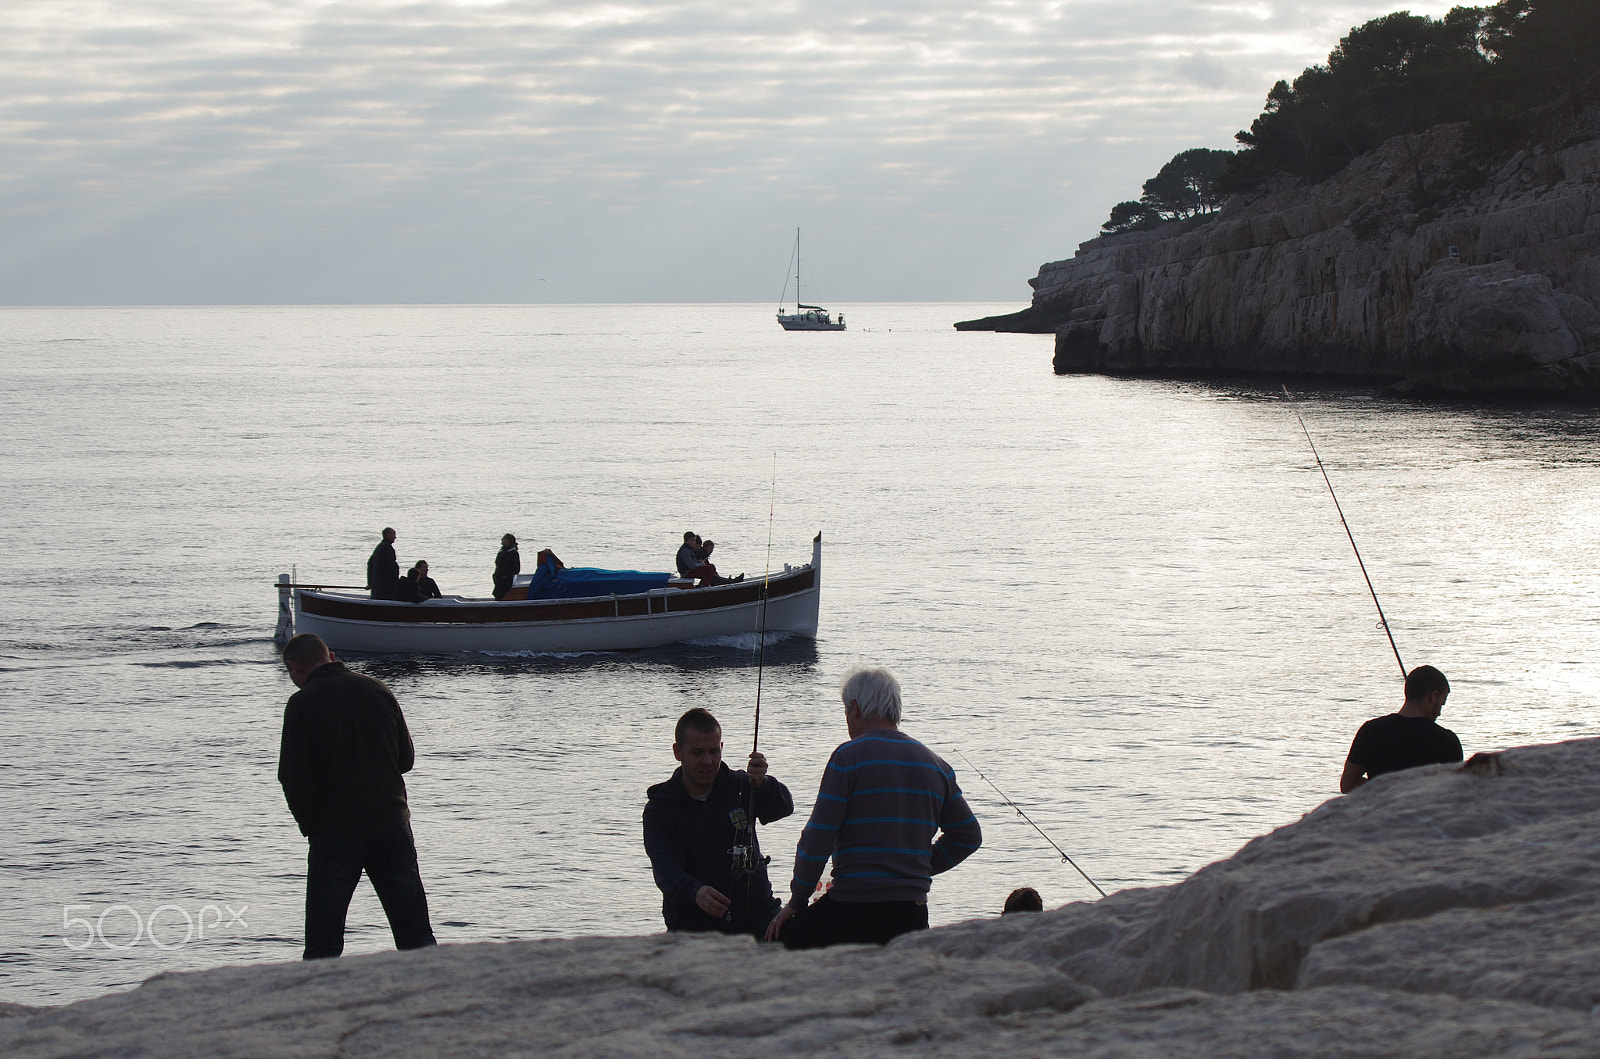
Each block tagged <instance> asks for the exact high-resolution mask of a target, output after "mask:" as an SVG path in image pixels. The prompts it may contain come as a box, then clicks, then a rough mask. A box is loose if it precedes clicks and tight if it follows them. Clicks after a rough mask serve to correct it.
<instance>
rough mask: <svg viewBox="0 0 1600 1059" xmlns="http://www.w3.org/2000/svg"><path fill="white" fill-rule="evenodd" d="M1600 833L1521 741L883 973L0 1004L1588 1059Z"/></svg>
mask: <svg viewBox="0 0 1600 1059" xmlns="http://www.w3.org/2000/svg"><path fill="white" fill-rule="evenodd" d="M1596 836H1600V740H1583V741H1576V742H1570V743H1561V744H1556V745H1550V746H1535V747H1524V748H1520V749H1516V750H1509V751H1506V752H1504V753H1501V754H1499V755H1495V756H1493V757H1483V756H1481V755H1480V756H1479V758H1477V759H1475V760H1474V761H1473V762H1469V763H1468V765H1467V766H1466V767H1465V768H1461V767H1456V766H1433V767H1430V768H1425V769H1417V770H1413V771H1411V772H1406V773H1397V774H1393V775H1389V776H1384V777H1380V778H1379V779H1377V780H1375V781H1373V782H1372V783H1369V784H1368V785H1366V786H1365V787H1362V788H1361V789H1360V790H1358V791H1356V792H1355V793H1354V794H1352V795H1349V796H1347V797H1342V798H1336V799H1333V800H1331V801H1329V802H1327V803H1326V804H1324V805H1322V806H1321V807H1320V808H1318V809H1316V810H1314V811H1313V812H1311V813H1309V814H1307V815H1306V816H1305V817H1303V818H1302V819H1300V820H1299V821H1297V822H1295V823H1293V824H1290V825H1288V826H1286V827H1284V828H1281V829H1279V830H1277V831H1275V832H1273V833H1271V834H1269V835H1265V836H1263V837H1261V838H1258V839H1255V840H1254V841H1252V842H1250V843H1249V844H1248V845H1246V846H1245V847H1244V848H1243V849H1241V850H1240V851H1239V852H1238V853H1236V854H1235V855H1234V856H1232V857H1230V858H1229V859H1227V860H1224V861H1219V862H1217V863H1216V864H1212V865H1210V866H1208V867H1206V868H1204V869H1202V870H1201V871H1199V872H1196V873H1195V874H1194V875H1193V876H1191V877H1190V878H1189V879H1187V880H1186V881H1184V882H1182V883H1179V884H1177V885H1175V886H1170V887H1162V888H1152V889H1142V890H1125V891H1122V892H1119V893H1115V894H1112V895H1111V896H1110V897H1108V898H1106V899H1104V900H1102V901H1099V902H1096V903H1093V904H1089V903H1083V904H1072V905H1067V906H1065V907H1063V908H1059V909H1056V910H1054V911H1048V912H1044V913H1039V914H1033V915H1022V916H1008V917H1006V918H1005V919H1003V920H985V921H972V922H968V923H962V924H956V925H953V926H950V927H945V928H942V929H938V930H932V931H928V932H926V933H923V934H920V935H915V936H911V937H907V938H902V939H900V940H898V941H897V942H895V943H894V944H892V945H891V946H889V947H888V948H887V949H883V950H879V949H865V948H846V949H835V950H829V951H824V952H820V953H789V952H784V951H782V950H780V949H775V948H768V947H757V946H755V945H754V944H753V943H752V942H749V941H744V940H737V939H729V938H721V937H693V936H683V937H669V936H664V935H662V936H654V937H640V938H608V939H580V940H567V941H531V942H510V943H505V944H474V945H445V946H441V947H440V948H437V949H431V950H423V951H419V952H410V953H382V954H377V955H371V956H361V957H353V958H348V959H344V960H338V961H324V962H318V963H313V964H301V963H283V964H271V965H263V966H254V967H229V968H219V969H216V970H212V971H204V972H198V973H192V974H171V975H160V976H158V977H156V978H152V979H150V980H149V981H148V982H146V983H145V984H144V985H143V986H141V987H140V988H138V989H136V990H133V991H131V992H127V993H119V994H113V995H109V996H104V997H98V998H95V999H92V1000H86V1001H82V1002H80V1003H77V1004H72V1005H69V1006H66V1007H61V1008H46V1009H32V1008H23V1007H19V1006H16V1005H0V1016H3V1017H0V1053H3V1054H5V1055H7V1056H13V1057H17V1059H25V1057H35V1056H97V1055H108V1056H109V1055H116V1056H161V1057H163V1059H167V1057H176V1056H189V1055H196V1056H199V1055H206V1056H234V1055H237V1056H323V1055H333V1054H340V1055H367V1054H411V1055H452V1056H486V1057H487V1056H504V1055H534V1054H537V1055H571V1056H651V1057H656V1056H695V1057H704V1056H729V1057H735V1056H739V1057H743V1056H754V1055H772V1056H783V1055H844V1054H853V1055H900V1054H904V1055H916V1056H924V1055H926V1056H973V1057H979V1056H982V1057H988V1056H992V1055H1045V1054H1050V1055H1058V1054H1072V1055H1085V1056H1093V1057H1101V1056H1104V1057H1111V1056H1118V1057H1124V1056H1126V1057H1132V1056H1150V1055H1188V1056H1254V1055H1274V1056H1307V1057H1310V1056H1330V1055H1332V1056H1408V1057H1410V1056H1438V1057H1441V1059H1442V1057H1447V1056H1451V1057H1453V1056H1461V1055H1469V1054H1470V1055H1483V1056H1594V1055H1596V1054H1600V892H1597V887H1596V882H1597V880H1600V839H1597V837H1596ZM937 898H938V889H937V885H936V886H935V891H934V899H935V900H937Z"/></svg>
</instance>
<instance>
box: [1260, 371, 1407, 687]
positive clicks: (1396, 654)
mask: <svg viewBox="0 0 1600 1059" xmlns="http://www.w3.org/2000/svg"><path fill="white" fill-rule="evenodd" d="M1283 395H1284V396H1285V397H1287V398H1288V399H1289V403H1290V404H1291V405H1293V403H1294V395H1293V394H1291V393H1290V392H1289V387H1287V386H1285V387H1284V388H1283ZM1294 417H1295V418H1296V419H1298V420H1300V431H1301V433H1303V434H1305V436H1306V444H1307V445H1310V446H1311V456H1312V458H1313V459H1315V460H1316V461H1317V470H1319V471H1321V472H1322V480H1323V481H1324V482H1325V483H1327V486H1328V495H1329V496H1331V497H1333V509H1334V510H1335V511H1337V512H1338V513H1339V524H1340V525H1341V526H1343V527H1344V535H1345V536H1346V537H1349V538H1350V550H1351V551H1353V552H1355V553H1356V565H1357V566H1359V567H1361V577H1362V579H1363V580H1364V581H1366V583H1367V592H1368V593H1369V594H1370V595H1371V596H1372V605H1373V606H1374V607H1377V608H1378V624H1379V625H1381V626H1383V634H1384V635H1385V636H1387V637H1388V638H1389V650H1391V651H1393V652H1394V660H1395V662H1396V664H1398V665H1399V666H1400V677H1401V679H1402V680H1403V679H1405V676H1406V664H1405V663H1404V662H1402V661H1400V648H1399V647H1397V646H1395V642H1394V633H1393V632H1391V631H1390V630H1389V619H1388V617H1387V616H1385V614H1384V613H1383V604H1382V603H1379V602H1378V590H1377V589H1375V588H1373V587H1372V578H1371V577H1369V576H1367V564H1366V563H1364V562H1362V561H1361V549H1360V548H1357V547H1356V535H1355V534H1354V533H1351V532H1350V523H1349V522H1347V521H1346V520H1345V517H1344V508H1343V507H1341V506H1340V505H1339V494H1338V493H1336V492H1334V491H1333V480H1332V479H1331V478H1329V477H1328V468H1326V467H1324V466H1323V465H1322V457H1321V456H1320V455H1318V453H1317V443H1316V442H1314V441H1312V440H1311V431H1310V430H1309V429H1307V427H1306V419H1305V416H1303V415H1301V414H1300V410H1299V409H1298V408H1296V409H1294Z"/></svg>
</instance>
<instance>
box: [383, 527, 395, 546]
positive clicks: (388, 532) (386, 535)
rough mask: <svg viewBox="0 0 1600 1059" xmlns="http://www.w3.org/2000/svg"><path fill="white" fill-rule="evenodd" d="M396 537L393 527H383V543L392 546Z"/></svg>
mask: <svg viewBox="0 0 1600 1059" xmlns="http://www.w3.org/2000/svg"><path fill="white" fill-rule="evenodd" d="M396 536H397V534H396V533H395V531H394V527H393V526H385V527H383V543H385V544H393V543H394V539H395V537H396Z"/></svg>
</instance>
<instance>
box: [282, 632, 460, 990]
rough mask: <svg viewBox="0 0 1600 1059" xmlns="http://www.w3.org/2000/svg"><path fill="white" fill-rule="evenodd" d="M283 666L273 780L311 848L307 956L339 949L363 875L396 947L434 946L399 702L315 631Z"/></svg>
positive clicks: (293, 645) (291, 647) (287, 651)
mask: <svg viewBox="0 0 1600 1059" xmlns="http://www.w3.org/2000/svg"><path fill="white" fill-rule="evenodd" d="M283 664H284V666H285V668H287V669H288V670H289V679H290V680H292V681H294V686H295V687H296V688H298V689H299V690H298V691H296V692H295V693H294V694H293V695H291V696H290V697H289V705H288V706H287V707H286V708H285V709H284V712H283V739H282V743H281V745H280V747H279V751H278V782H279V783H281V784H282V785H283V795H284V798H285V799H286V800H287V801H288V803H289V812H290V813H292V814H293V815H294V819H295V823H296V824H298V825H299V826H300V833H301V834H303V835H305V836H306V839H307V842H308V844H309V852H308V855H307V858H306V947H305V955H304V958H305V959H307V960H316V959H322V958H326V957H334V956H338V955H339V954H340V953H342V952H343V951H344V923H345V916H346V914H347V913H348V912H349V909H350V897H351V895H352V894H354V893H355V889H356V884H357V883H359V882H360V881H361V874H362V872H365V873H366V875H367V879H368V880H370V881H371V883H372V888H373V889H374V890H376V891H377V892H378V899H379V900H380V901H382V902H383V911H384V915H386V916H388V918H389V929H390V930H391V931H392V932H393V933H394V943H395V947H396V948H400V949H420V948H423V947H425V946H428V945H433V944H435V941H434V937H433V927H432V926H431V925H430V923H429V921H428V895H427V892H426V891H425V890H424V889H423V886H422V875H421V872H420V871H419V870H418V868H417V847H416V842H415V840H414V839H413V837H412V834H411V809H410V806H409V804H408V803H407V801H406V781H405V780H404V779H403V778H402V774H403V773H406V772H410V771H411V766H412V764H413V763H414V761H415V759H416V751H415V749H414V748H413V746H412V743H411V732H410V730H409V729H407V728H406V718H405V715H404V714H403V713H401V712H400V704H399V703H398V702H396V701H395V697H394V694H393V693H392V692H390V690H389V689H388V688H387V687H386V686H384V684H383V682H382V681H379V680H374V679H373V678H372V677H368V676H363V675H361V674H359V673H352V672H350V670H348V669H346V668H345V667H344V663H342V662H339V661H338V660H337V659H335V658H334V657H333V654H332V652H330V651H329V650H328V645H327V644H325V643H323V642H322V639H321V638H320V637H318V636H317V635H316V634H314V633H301V634H300V635H299V636H296V637H294V638H293V639H291V640H290V641H289V642H288V644H287V645H285V647H284V649H283Z"/></svg>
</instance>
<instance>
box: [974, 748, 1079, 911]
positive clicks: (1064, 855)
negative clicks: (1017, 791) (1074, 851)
mask: <svg viewBox="0 0 1600 1059" xmlns="http://www.w3.org/2000/svg"><path fill="white" fill-rule="evenodd" d="M956 754H957V755H959V756H960V758H961V760H962V761H965V762H966V763H967V768H969V769H971V770H972V771H973V772H975V773H977V776H978V778H979V779H980V780H982V781H983V782H985V783H987V784H988V785H989V786H991V787H993V788H994V792H995V793H996V794H998V795H999V796H1000V800H1001V801H1003V802H1005V803H1006V804H1007V805H1009V806H1011V808H1013V809H1015V810H1016V811H1017V815H1018V816H1020V817H1022V818H1023V819H1024V820H1026V821H1028V826H1029V827H1031V828H1033V829H1034V830H1035V831H1037V832H1039V836H1040V837H1041V838H1043V839H1044V840H1045V841H1046V842H1048V843H1050V846H1051V848H1053V849H1054V850H1055V851H1056V852H1057V853H1059V854H1061V859H1062V860H1064V861H1066V862H1067V863H1068V864H1070V865H1072V866H1073V867H1074V868H1076V869H1077V871H1078V874H1079V875H1082V876H1083V881H1084V882H1086V883H1088V884H1089V885H1090V886H1092V887H1094V890H1095V893H1097V894H1099V895H1100V896H1101V897H1104V896H1105V895H1106V892H1105V891H1104V890H1102V889H1100V884H1099V883H1097V882H1095V881H1094V880H1093V879H1091V878H1089V873H1088V872H1086V871H1084V870H1083V869H1082V868H1079V867H1078V862H1077V861H1075V860H1073V859H1072V858H1071V857H1069V856H1067V851H1066V850H1064V849H1062V848H1061V847H1060V846H1058V845H1056V840H1055V839H1053V838H1051V837H1050V836H1049V835H1047V834H1045V830H1044V828H1042V827H1040V826H1039V825H1038V824H1036V823H1034V822H1033V817H1031V816H1029V815H1028V814H1027V813H1025V812H1023V811H1022V806H1020V805H1018V804H1017V803H1016V802H1014V801H1012V800H1011V799H1010V798H1009V797H1007V796H1006V792H1005V791H1003V790H1001V789H1000V787H999V785H998V784H996V783H995V781H994V780H992V779H990V778H989V777H988V776H985V775H984V774H983V770H982V769H980V768H978V766H976V765H974V764H973V763H972V759H971V758H969V757H967V755H966V754H963V753H962V752H961V751H960V750H957V751H956Z"/></svg>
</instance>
